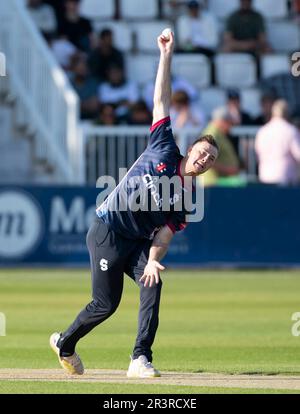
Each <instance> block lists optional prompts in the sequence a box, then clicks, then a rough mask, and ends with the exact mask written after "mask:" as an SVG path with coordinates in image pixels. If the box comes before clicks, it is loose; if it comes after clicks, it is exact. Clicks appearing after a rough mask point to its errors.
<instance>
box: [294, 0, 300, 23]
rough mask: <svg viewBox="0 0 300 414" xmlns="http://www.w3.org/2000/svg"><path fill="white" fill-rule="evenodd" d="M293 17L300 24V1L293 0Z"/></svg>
mask: <svg viewBox="0 0 300 414" xmlns="http://www.w3.org/2000/svg"><path fill="white" fill-rule="evenodd" d="M292 1H293V3H292V8H293V15H294V16H295V20H296V22H298V23H300V0H292Z"/></svg>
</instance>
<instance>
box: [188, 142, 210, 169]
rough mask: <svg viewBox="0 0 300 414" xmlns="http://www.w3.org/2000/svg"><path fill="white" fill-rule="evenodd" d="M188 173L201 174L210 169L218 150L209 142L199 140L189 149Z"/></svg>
mask: <svg viewBox="0 0 300 414" xmlns="http://www.w3.org/2000/svg"><path fill="white" fill-rule="evenodd" d="M187 155H188V159H187V162H186V173H187V174H190V175H195V176H196V175H200V174H203V173H205V172H206V171H207V170H209V169H210V168H211V167H212V166H213V165H214V163H215V161H216V159H217V157H218V150H217V148H216V147H214V146H213V145H211V144H209V143H208V142H205V141H203V142H198V143H197V144H195V145H194V146H193V147H191V148H190V149H189V151H188V154H187Z"/></svg>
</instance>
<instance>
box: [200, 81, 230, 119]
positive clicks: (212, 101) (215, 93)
mask: <svg viewBox="0 0 300 414" xmlns="http://www.w3.org/2000/svg"><path fill="white" fill-rule="evenodd" d="M199 103H200V105H201V107H202V108H203V110H204V111H205V113H206V115H207V116H208V117H210V116H211V113H212V111H213V110H214V109H215V108H216V107H218V106H223V105H225V103H226V93H225V91H224V90H223V89H219V88H207V89H202V90H201V92H200V102H199Z"/></svg>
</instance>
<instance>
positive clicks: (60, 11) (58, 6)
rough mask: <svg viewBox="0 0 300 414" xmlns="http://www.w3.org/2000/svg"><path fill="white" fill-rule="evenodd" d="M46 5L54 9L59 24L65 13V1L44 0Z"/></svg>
mask: <svg viewBox="0 0 300 414" xmlns="http://www.w3.org/2000/svg"><path fill="white" fill-rule="evenodd" d="M44 3H46V4H49V5H50V6H51V7H53V10H54V11H55V14H56V20H57V22H59V21H60V19H61V18H62V17H63V15H64V12H65V7H64V0H44Z"/></svg>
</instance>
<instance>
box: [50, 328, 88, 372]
mask: <svg viewBox="0 0 300 414" xmlns="http://www.w3.org/2000/svg"><path fill="white" fill-rule="evenodd" d="M54 335H57V334H55V333H54V334H52V335H51V336H50V341H49V342H50V346H51V349H52V351H53V352H54V353H55V354H56V356H57V358H58V362H59V363H60V365H61V367H62V368H63V369H64V371H66V372H67V373H68V374H69V375H83V373H84V372H76V370H75V368H74V367H73V365H71V364H69V363H68V362H67V361H65V360H62V359H61V357H60V355H59V349H58V348H57V346H56V345H55V343H54V339H52V338H53V337H54Z"/></svg>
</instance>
